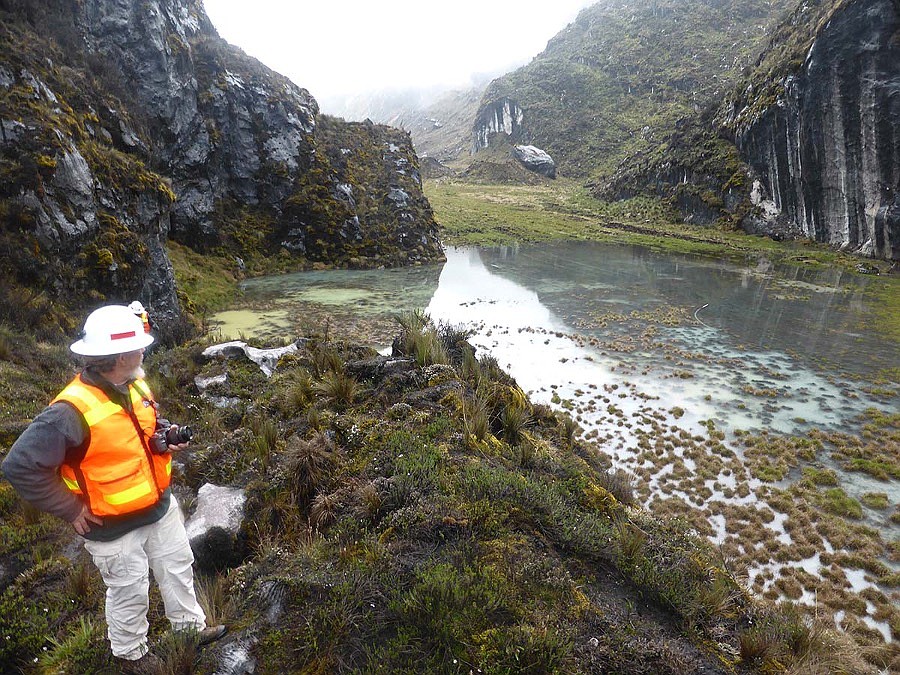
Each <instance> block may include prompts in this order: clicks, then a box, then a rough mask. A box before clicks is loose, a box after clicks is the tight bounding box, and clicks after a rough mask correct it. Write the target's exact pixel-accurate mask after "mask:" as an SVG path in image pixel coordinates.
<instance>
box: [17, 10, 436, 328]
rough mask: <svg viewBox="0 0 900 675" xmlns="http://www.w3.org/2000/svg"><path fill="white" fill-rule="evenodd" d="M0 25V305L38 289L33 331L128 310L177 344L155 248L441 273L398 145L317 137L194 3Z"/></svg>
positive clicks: (328, 128)
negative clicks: (146, 310)
mask: <svg viewBox="0 0 900 675" xmlns="http://www.w3.org/2000/svg"><path fill="white" fill-rule="evenodd" d="M0 19H2V20H0V131H2V134H0V179H2V180H0V226H2V231H0V248H2V251H3V256H2V275H3V278H4V284H3V294H4V295H7V296H12V297H13V298H19V297H21V296H22V295H23V294H28V293H30V291H29V290H28V289H35V288H39V289H40V290H41V291H43V292H44V295H43V296H42V297H41V298H39V299H35V301H34V305H35V307H36V309H35V315H36V316H46V317H50V315H53V316H52V319H53V320H52V321H47V322H45V323H46V324H47V325H61V326H62V327H63V330H64V331H65V332H71V330H72V329H73V328H74V326H73V325H71V320H70V319H68V315H67V313H66V312H64V311H63V310H62V309H60V307H63V306H64V307H66V308H67V309H75V310H80V309H82V308H84V307H89V306H95V305H96V304H99V303H100V302H103V301H127V300H131V299H135V298H140V299H141V300H142V301H143V302H144V303H145V304H146V305H150V306H151V308H152V309H153V311H154V315H155V316H156V318H157V319H158V323H159V324H160V326H161V327H167V328H168V329H169V330H170V332H171V333H172V335H169V334H167V335H166V337H167V338H168V337H174V338H177V337H178V335H177V333H179V332H181V333H183V332H184V331H185V326H184V325H182V322H181V316H182V309H183V302H181V301H180V300H182V301H183V300H184V298H181V299H179V297H178V290H177V289H176V285H175V281H174V275H173V273H172V266H171V264H170V262H169V259H168V257H167V254H166V251H165V242H166V241H167V240H168V239H169V237H172V238H174V239H176V240H178V241H179V242H181V243H183V244H185V245H187V246H189V247H191V248H193V249H195V250H197V251H200V252H203V253H216V254H220V255H223V256H228V257H231V258H239V259H240V260H241V261H243V263H244V264H248V265H250V264H252V263H253V262H254V261H256V260H260V259H267V260H269V261H270V262H269V263H267V265H268V266H269V267H273V266H280V267H282V268H283V267H302V266H304V265H311V264H313V263H322V264H328V265H350V264H355V265H359V266H381V265H384V266H390V265H401V264H414V263H417V262H423V261H431V260H435V259H439V258H440V257H441V250H440V245H439V242H438V239H437V234H436V231H437V226H436V224H435V222H434V218H433V215H432V213H431V209H430V207H429V206H428V203H427V200H425V198H424V197H423V195H422V191H421V179H420V176H419V174H418V162H417V159H416V157H415V153H414V152H413V149H412V144H411V142H410V139H409V136H408V134H406V133H403V132H400V131H397V130H393V129H390V128H388V127H383V126H376V125H369V126H368V127H366V128H365V131H364V132H361V131H360V129H359V127H357V126H355V125H348V124H346V123H343V122H341V121H338V120H330V121H327V122H324V123H323V121H322V119H321V117H320V116H319V112H318V105H317V104H316V101H315V99H314V98H313V97H312V96H311V95H310V94H309V92H307V91H306V90H305V89H302V88H300V87H298V86H296V85H295V84H293V83H292V82H290V81H289V80H287V79H286V78H284V77H282V76H280V75H278V74H277V73H274V72H273V71H271V70H269V69H268V68H266V67H264V66H263V65H262V64H260V63H259V62H257V61H256V60H254V59H252V58H250V57H248V56H247V55H245V54H244V53H243V52H241V51H240V50H239V49H237V48H234V47H232V46H230V45H228V44H227V43H226V42H225V41H224V40H222V39H221V38H219V37H218V35H217V34H216V32H215V30H214V28H213V27H212V24H211V23H210V21H209V19H208V17H207V16H206V14H205V12H204V10H203V6H202V3H201V2H199V1H197V0H155V1H152V2H141V3H131V2H128V3H118V2H110V1H108V0H85V1H83V2H78V3H71V2H62V1H60V0H51V1H50V2H37V1H33V0H2V2H0ZM57 300H60V301H61V302H59V303H58V302H56V301H57ZM5 305H9V306H15V303H13V302H7V303H5ZM4 313H5V314H13V313H14V312H13V311H12V310H9V311H6V312H4ZM179 326H180V328H179Z"/></svg>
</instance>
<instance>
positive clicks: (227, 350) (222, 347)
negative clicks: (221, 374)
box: [197, 340, 305, 388]
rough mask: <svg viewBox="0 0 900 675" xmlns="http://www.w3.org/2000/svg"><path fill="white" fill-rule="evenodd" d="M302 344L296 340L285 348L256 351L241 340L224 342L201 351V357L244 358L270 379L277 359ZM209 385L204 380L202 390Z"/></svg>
mask: <svg viewBox="0 0 900 675" xmlns="http://www.w3.org/2000/svg"><path fill="white" fill-rule="evenodd" d="M304 342H305V340H297V342H294V343H292V344H289V345H287V346H286V347H275V348H273V349H257V348H256V347H251V346H249V345H248V344H247V343H246V342H242V341H241V340H234V341H232V342H224V343H222V344H218V345H213V346H211V347H207V348H206V349H204V350H203V356H205V357H206V358H208V359H213V358H222V359H233V358H236V357H242V356H245V357H247V358H248V359H250V360H251V361H253V363H255V364H256V365H258V366H259V368H260V370H262V371H263V374H264V375H265V376H266V377H271V376H272V373H274V372H275V367H276V366H277V365H278V359H280V358H281V357H282V356H284V355H285V354H293V353H295V352H296V351H297V350H298V349H299V348H300V346H301V345H302V344H304ZM211 383H212V380H204V381H203V385H204V387H203V388H205V387H206V386H209V384H211ZM197 386H198V387H200V386H201V383H200V382H198V383H197Z"/></svg>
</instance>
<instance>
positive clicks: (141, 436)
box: [53, 375, 172, 516]
mask: <svg viewBox="0 0 900 675" xmlns="http://www.w3.org/2000/svg"><path fill="white" fill-rule="evenodd" d="M128 391H129V393H130V395H131V406H132V409H133V411H134V414H133V415H131V414H129V412H128V411H127V410H125V409H124V408H123V407H122V406H120V405H119V404H118V403H115V402H114V401H112V400H110V398H109V396H107V395H106V393H104V391H103V390H102V389H100V388H99V387H95V386H93V385H89V384H87V383H85V382H84V381H83V380H82V379H81V376H80V375H79V376H78V377H76V378H75V379H74V380H72V381H71V382H70V383H69V384H68V385H67V386H66V388H65V389H63V390H62V391H61V392H60V393H59V395H58V396H57V397H56V398H55V399H53V403H56V402H57V401H66V402H68V403H70V404H71V405H73V406H74V407H75V408H76V409H77V410H78V412H80V413H81V415H82V417H83V418H84V421H85V422H86V423H87V426H88V429H89V430H90V442H89V444H88V447H87V450H86V451H85V453H84V456H83V457H82V458H81V459H79V460H67V461H66V462H65V463H64V464H63V465H62V466H61V467H60V469H59V472H60V476H61V477H62V479H63V482H64V483H65V484H66V487H68V488H69V489H70V490H71V491H72V492H74V493H75V494H77V495H81V496H83V497H84V498H85V499H86V501H87V504H88V508H89V509H90V510H91V513H93V514H94V515H96V516H114V515H122V514H127V513H133V512H135V511H140V510H142V509H145V508H147V507H150V506H153V505H154V504H156V503H157V502H158V501H159V498H160V496H161V495H162V493H163V491H164V490H165V489H166V488H167V487H168V486H169V482H170V481H171V477H172V454H171V453H168V452H167V453H164V454H157V453H154V452H152V451H151V450H150V447H149V438H150V436H151V435H152V434H153V432H154V430H155V429H156V403H155V401H154V400H153V395H152V394H151V393H150V388H149V387H148V386H147V383H146V382H144V381H143V380H135V381H134V382H132V383H131V385H130V386H129V387H128Z"/></svg>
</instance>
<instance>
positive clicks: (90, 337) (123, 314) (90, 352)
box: [69, 305, 153, 356]
mask: <svg viewBox="0 0 900 675" xmlns="http://www.w3.org/2000/svg"><path fill="white" fill-rule="evenodd" d="M152 343H153V336H152V335H150V334H149V333H145V332H144V324H143V323H141V320H140V319H139V318H138V317H137V316H135V315H134V312H132V311H131V310H130V309H129V308H128V307H125V306H124V305H107V306H106V307H101V308H100V309H95V310H94V311H93V312H91V313H90V315H89V316H88V318H87V320H86V321H85V322H84V332H83V334H82V337H81V339H80V340H78V342H75V343H73V344H72V346H70V347H69V349H71V350H72V351H73V352H75V353H76V354H81V355H82V356H112V355H113V354H124V353H125V352H133V351H136V350H138V349H143V348H144V347H146V346H148V345H150V344H152Z"/></svg>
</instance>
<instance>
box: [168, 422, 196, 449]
mask: <svg viewBox="0 0 900 675" xmlns="http://www.w3.org/2000/svg"><path fill="white" fill-rule="evenodd" d="M193 437H194V430H193V429H191V428H190V427H189V426H188V425H186V424H185V425H184V426H183V427H178V428H177V429H172V428H170V429H169V430H168V431H167V432H166V443H168V444H169V445H181V444H182V443H187V442H188V441H190V440H191V439H192V438H193Z"/></svg>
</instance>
